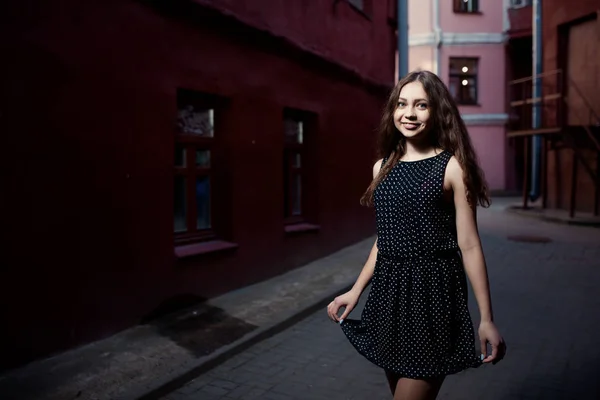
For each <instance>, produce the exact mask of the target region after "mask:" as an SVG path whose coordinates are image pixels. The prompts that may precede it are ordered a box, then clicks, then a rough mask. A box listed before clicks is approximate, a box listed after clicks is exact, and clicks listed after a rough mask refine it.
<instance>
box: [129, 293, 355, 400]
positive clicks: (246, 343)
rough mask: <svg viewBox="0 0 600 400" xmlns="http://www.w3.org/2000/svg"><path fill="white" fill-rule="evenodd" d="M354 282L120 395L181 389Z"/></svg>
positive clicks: (149, 398)
mask: <svg viewBox="0 0 600 400" xmlns="http://www.w3.org/2000/svg"><path fill="white" fill-rule="evenodd" d="M353 284H354V282H349V283H348V284H345V285H344V286H341V287H338V288H337V289H336V290H335V291H332V292H331V293H329V294H328V295H327V296H323V297H322V298H321V299H320V300H317V301H315V302H313V303H312V304H309V305H308V306H307V307H304V308H302V309H300V311H298V312H296V313H295V314H292V315H291V316H290V317H287V318H281V319H279V320H276V321H275V322H274V323H272V324H270V325H267V326H263V327H261V328H258V329H257V330H255V331H253V332H250V333H248V334H246V335H245V336H243V337H241V338H240V339H238V340H236V341H235V342H233V343H230V344H228V345H226V346H223V347H221V348H220V349H217V350H215V351H214V352H213V353H211V354H209V355H207V356H205V357H202V358H200V359H198V361H197V362H195V363H193V364H192V365H190V366H189V367H188V368H182V370H181V371H179V372H176V373H175V375H176V376H175V377H168V378H165V379H163V380H157V381H156V385H154V387H152V388H144V389H141V390H139V391H138V392H134V393H132V392H129V393H127V395H126V396H123V397H119V398H120V399H121V400H125V399H136V400H156V399H160V398H162V397H164V396H166V395H168V394H170V393H172V392H174V391H175V390H177V389H179V388H181V387H182V386H184V385H185V384H187V383H188V382H190V381H191V380H193V379H194V378H196V377H198V376H199V375H202V374H203V373H205V372H208V371H210V370H211V369H213V368H215V367H217V366H218V365H220V364H222V363H224V362H225V361H227V360H228V359H230V358H232V357H233V356H235V355H237V354H239V353H241V352H243V351H244V350H246V349H248V348H249V347H251V346H253V345H255V344H257V343H259V342H262V341H263V340H265V339H268V338H270V337H271V336H274V335H276V334H277V333H279V332H281V331H283V330H285V329H287V328H289V327H291V326H293V325H295V324H296V323H298V322H300V321H301V320H303V319H305V318H307V317H308V316H310V315H311V314H313V313H314V312H316V311H317V310H318V309H320V308H324V307H325V305H326V304H328V303H329V302H330V301H331V299H332V298H334V297H335V296H338V295H340V294H342V293H344V292H346V291H348V290H350V288H351V287H352V285H353Z"/></svg>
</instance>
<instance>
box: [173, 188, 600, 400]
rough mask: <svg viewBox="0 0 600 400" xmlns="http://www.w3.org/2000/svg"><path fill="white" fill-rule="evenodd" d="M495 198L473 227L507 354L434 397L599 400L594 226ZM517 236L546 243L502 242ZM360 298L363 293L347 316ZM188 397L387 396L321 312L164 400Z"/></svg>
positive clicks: (377, 374) (599, 257) (599, 285)
mask: <svg viewBox="0 0 600 400" xmlns="http://www.w3.org/2000/svg"><path fill="white" fill-rule="evenodd" d="M498 203H500V204H497V205H496V206H495V207H493V208H492V209H490V210H483V211H482V212H480V215H479V225H480V230H481V234H482V240H483V244H484V248H485V253H486V258H487V261H488V268H489V273H490V280H491V286H492V295H493V301H494V309H495V317H496V322H497V324H498V325H499V327H500V328H501V331H502V333H503V335H504V337H505V339H506V341H507V344H508V354H507V357H506V359H505V360H503V361H502V362H501V363H499V364H497V365H495V366H491V365H486V366H483V367H481V368H479V369H475V370H470V371H466V372H463V373H461V374H458V375H455V376H451V377H449V378H448V379H447V380H446V382H445V384H444V386H443V388H442V391H441V393H440V396H439V398H440V399H486V400H488V399H489V400H493V399H544V400H551V399H578V400H584V399H590V400H591V399H599V398H600V379H598V378H600V372H598V371H599V364H598V363H599V362H600V346H598V345H597V343H598V339H597V337H598V332H600V311H599V310H600V294H599V293H600V230H598V229H594V228H585V227H574V226H567V225H562V224H552V223H548V222H542V221H537V220H533V219H531V218H524V217H520V216H518V215H512V214H507V213H506V212H504V211H503V206H504V205H506V204H503V203H504V202H503V200H502V199H501V200H500V201H499V202H498ZM517 235H519V236H521V238H522V239H532V240H534V241H535V240H536V239H540V238H539V237H535V236H542V237H543V238H546V239H549V240H551V242H547V243H528V242H515V241H512V240H509V239H507V237H509V236H517ZM356 272H357V273H358V269H357V271H356ZM365 299H366V293H365V295H363V296H362V300H361V304H360V306H359V308H358V309H357V310H355V311H354V312H353V314H352V315H353V317H357V316H358V315H359V312H360V310H361V308H362V302H364V300H365ZM470 300H471V302H470V307H471V310H472V313H473V317H474V321H477V320H478V314H477V309H476V306H475V303H474V298H473V296H472V295H471V299H470ZM188 399H189V400H191V399H202V400H215V399H220V400H221V399H222V400H224V399H245V400H246V399H248V400H249V399H264V400H290V399H303V400H304V399H306V400H311V399H314V400H320V399H328V400H336V399H340V400H341V399H369V400H375V399H390V395H389V392H388V389H387V386H386V383H385V379H384V376H383V374H382V373H381V371H380V370H379V369H378V368H377V367H375V366H373V365H372V364H370V363H369V362H368V361H366V360H365V359H363V358H362V357H361V356H360V355H358V353H356V351H355V350H354V349H353V348H352V347H351V345H350V344H349V343H348V342H347V340H346V339H345V337H344V336H343V334H342V332H341V330H340V329H339V327H338V326H337V325H336V324H334V323H332V322H330V321H329V320H328V319H327V317H326V314H325V310H324V309H322V310H318V311H317V312H316V313H314V314H312V315H310V316H309V317H307V318H306V319H304V320H302V321H301V322H299V323H297V324H296V325H294V326H292V327H291V328H289V329H287V330H285V331H283V332H281V333H279V334H277V335H275V336H273V337H271V338H269V339H267V340H265V341H262V342H260V343H258V344H256V345H254V346H252V347H250V348H249V349H247V350H246V351H244V352H242V353H240V354H238V355H237V356H235V357H233V358H231V359H229V360H228V361H226V362H225V363H223V364H221V365H219V366H218V367H216V368H214V369H213V370H210V371H209V372H207V373H205V374H203V375H200V376H198V377H197V378H196V379H194V380H193V381H191V382H189V383H188V384H186V385H185V386H183V387H181V388H180V389H178V390H176V391H174V392H172V393H171V394H169V395H167V396H165V397H163V400H188Z"/></svg>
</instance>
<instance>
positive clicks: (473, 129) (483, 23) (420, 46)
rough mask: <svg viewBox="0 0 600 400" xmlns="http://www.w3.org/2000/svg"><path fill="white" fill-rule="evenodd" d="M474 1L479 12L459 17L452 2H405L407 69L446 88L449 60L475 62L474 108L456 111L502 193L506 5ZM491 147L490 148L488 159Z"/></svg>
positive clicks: (504, 181) (492, 182) (504, 174)
mask: <svg viewBox="0 0 600 400" xmlns="http://www.w3.org/2000/svg"><path fill="white" fill-rule="evenodd" d="M479 3H480V13H476V14H460V13H455V12H454V11H453V2H451V1H440V0H429V1H425V2H423V1H419V0H411V1H409V10H410V9H415V11H413V12H411V13H410V18H411V19H410V21H409V30H410V44H411V47H410V51H409V66H410V67H411V69H413V68H422V69H429V70H432V71H433V72H436V73H437V74H438V75H439V76H440V77H441V78H442V80H443V81H444V82H445V83H446V84H448V81H449V67H448V65H449V60H450V57H473V58H478V59H479V73H478V77H477V81H478V102H477V103H478V104H477V105H473V106H471V105H468V106H467V105H460V106H459V109H460V111H461V114H462V115H463V118H464V120H465V123H466V124H467V127H468V129H469V133H470V135H471V138H472V140H473V143H475V148H476V151H477V153H478V154H479V157H480V163H481V166H482V168H483V170H484V172H485V174H486V176H487V178H488V183H489V185H490V188H491V189H492V190H500V191H501V190H506V189H512V188H511V187H509V186H508V184H509V183H510V181H508V176H510V175H511V174H512V171H511V169H512V165H511V164H510V163H507V150H506V138H505V135H504V134H501V133H500V132H504V130H505V124H506V121H507V114H506V112H505V110H506V103H505V101H506V96H505V91H506V90H505V85H506V77H505V74H504V65H505V63H506V55H505V53H506V51H505V47H506V44H505V42H506V38H505V35H504V31H505V29H506V26H507V18H508V16H507V8H506V4H505V2H500V1H498V2H491V1H490V2H487V1H485V2H484V1H480V2H479ZM436 9H437V11H438V16H437V17H436V16H435V11H436ZM436 20H437V21H438V22H439V32H437V33H436V32H435V28H436V27H435V22H430V21H436ZM427 26H431V30H430V31H425V30H424V27H427ZM413 27H415V28H413ZM438 41H439V42H438ZM438 43H439V46H438ZM436 47H438V49H436ZM436 53H437V55H436ZM498 66H500V67H498ZM490 149H494V152H495V153H494V155H493V156H490ZM484 155H485V156H484Z"/></svg>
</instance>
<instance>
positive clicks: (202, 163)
mask: <svg viewBox="0 0 600 400" xmlns="http://www.w3.org/2000/svg"><path fill="white" fill-rule="evenodd" d="M196 167H201V168H209V167H210V150H199V149H197V150H196Z"/></svg>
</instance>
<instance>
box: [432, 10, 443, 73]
mask: <svg viewBox="0 0 600 400" xmlns="http://www.w3.org/2000/svg"><path fill="white" fill-rule="evenodd" d="M431 1H432V3H433V4H432V11H433V12H432V14H433V37H434V48H433V68H434V69H433V72H434V73H435V74H436V75H437V76H440V74H441V73H442V66H441V64H440V47H441V46H442V30H441V28H440V0H431Z"/></svg>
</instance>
